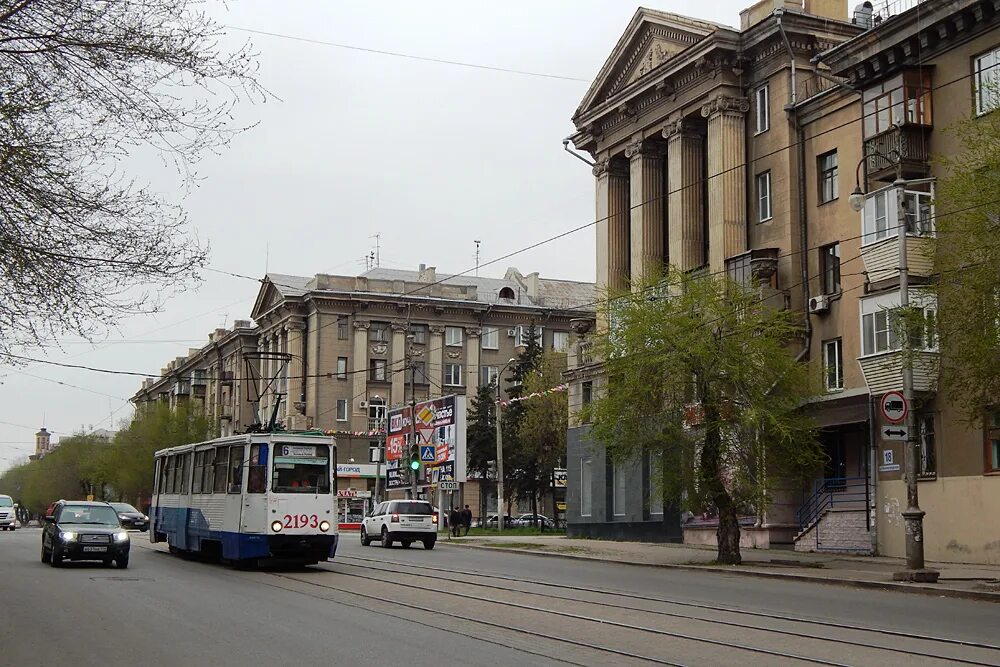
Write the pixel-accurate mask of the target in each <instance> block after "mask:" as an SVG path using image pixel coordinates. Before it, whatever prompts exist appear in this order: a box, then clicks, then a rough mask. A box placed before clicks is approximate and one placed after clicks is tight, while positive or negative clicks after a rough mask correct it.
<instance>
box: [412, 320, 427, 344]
mask: <svg viewBox="0 0 1000 667" xmlns="http://www.w3.org/2000/svg"><path fill="white" fill-rule="evenodd" d="M410 335H411V336H413V342H414V343H416V344H419V345H423V344H424V343H426V342H427V325H426V324H411V325H410Z"/></svg>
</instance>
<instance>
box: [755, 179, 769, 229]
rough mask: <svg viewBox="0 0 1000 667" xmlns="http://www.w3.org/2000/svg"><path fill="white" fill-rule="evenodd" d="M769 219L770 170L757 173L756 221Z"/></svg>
mask: <svg viewBox="0 0 1000 667" xmlns="http://www.w3.org/2000/svg"><path fill="white" fill-rule="evenodd" d="M770 219H771V172H770V171H765V172H764V173H763V174H757V221H758V222H764V221H765V220H770Z"/></svg>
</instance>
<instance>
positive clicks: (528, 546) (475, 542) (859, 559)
mask: <svg viewBox="0 0 1000 667" xmlns="http://www.w3.org/2000/svg"><path fill="white" fill-rule="evenodd" d="M446 539H447V538H443V539H442V543H443V544H444V543H447V544H452V545H456V546H462V547H467V548H479V549H492V550H497V549H501V550H504V551H515V552H520V553H531V554H537V555H543V556H556V557H563V558H577V559H586V560H599V561H607V562H615V563H626V564H630V565H642V566H647V567H668V568H678V569H687V570H709V571H716V572H726V573H729V574H741V575H748V576H758V577H775V578H783V579H797V580H799V581H811V582H818V583H824V584H833V585H841V586H854V587H859V588H880V589H884V590H895V591H905V592H910V593H923V594H927V595H938V596H946V597H960V598H970V599H976V600H988V601H991V602H1000V565H965V564H956V563H928V564H927V565H928V567H931V568H934V569H935V570H938V571H939V572H940V573H941V578H940V580H939V581H938V583H937V584H912V583H903V582H896V581H893V580H892V573H893V572H895V571H898V570H902V569H904V561H903V560H902V559H899V558H887V557H880V556H852V555H847V554H827V553H822V554H819V553H799V552H795V551H791V550H790V549H788V550H785V549H770V550H767V549H743V550H741V553H742V556H743V564H742V565H739V566H730V565H714V564H712V563H713V561H714V560H715V555H716V552H715V549H714V548H706V547H699V546H690V545H682V544H659V543H649V542H614V541H610V540H589V539H574V538H567V537H564V536H553V537H549V536H535V535H512V536H510V537H493V536H490V537H462V538H454V539H451V540H448V541H447V542H446V541H445V540H446Z"/></svg>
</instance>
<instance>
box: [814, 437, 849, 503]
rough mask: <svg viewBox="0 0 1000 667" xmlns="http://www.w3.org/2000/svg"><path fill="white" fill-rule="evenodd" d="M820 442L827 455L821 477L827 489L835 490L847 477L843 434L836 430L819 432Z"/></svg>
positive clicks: (842, 484)
mask: <svg viewBox="0 0 1000 667" xmlns="http://www.w3.org/2000/svg"><path fill="white" fill-rule="evenodd" d="M820 444H821V445H822V447H823V451H824V453H825V454H826V455H827V457H828V458H827V461H826V467H825V468H824V470H823V478H824V479H825V480H826V486H827V488H828V489H831V490H836V488H837V487H843V486H844V484H845V482H844V478H846V477H847V452H846V450H845V448H844V437H843V434H842V433H841V432H840V431H839V430H837V431H824V432H823V433H822V434H820Z"/></svg>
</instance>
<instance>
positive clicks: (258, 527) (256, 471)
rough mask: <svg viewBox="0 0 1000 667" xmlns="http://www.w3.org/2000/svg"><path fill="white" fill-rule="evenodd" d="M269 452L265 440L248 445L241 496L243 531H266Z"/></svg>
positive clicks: (258, 532)
mask: <svg viewBox="0 0 1000 667" xmlns="http://www.w3.org/2000/svg"><path fill="white" fill-rule="evenodd" d="M268 455H269V452H268V447H267V443H266V442H255V443H253V444H252V445H250V456H249V457H248V460H247V463H248V465H247V487H246V494H245V495H244V496H243V516H242V517H241V521H242V528H243V532H244V533H254V534H263V533H265V532H267V469H268V461H269V457H268Z"/></svg>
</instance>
